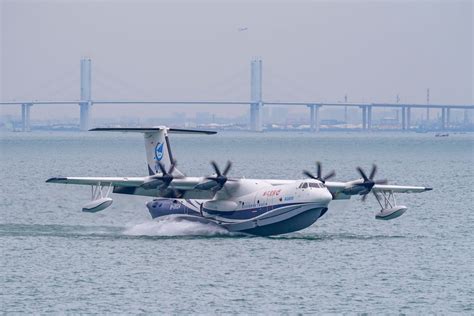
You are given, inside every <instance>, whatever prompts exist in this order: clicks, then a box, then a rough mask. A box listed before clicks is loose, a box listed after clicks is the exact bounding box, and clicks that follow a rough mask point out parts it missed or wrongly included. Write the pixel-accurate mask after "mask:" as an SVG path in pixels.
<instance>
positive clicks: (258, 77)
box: [250, 59, 263, 132]
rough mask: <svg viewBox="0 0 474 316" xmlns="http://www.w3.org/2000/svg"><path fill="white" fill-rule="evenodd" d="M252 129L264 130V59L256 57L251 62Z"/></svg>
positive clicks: (256, 130)
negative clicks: (262, 113) (262, 114)
mask: <svg viewBox="0 0 474 316" xmlns="http://www.w3.org/2000/svg"><path fill="white" fill-rule="evenodd" d="M250 100H251V102H252V103H250V129H251V130H252V131H255V132H260V131H262V116H261V111H262V107H263V101H262V60H261V59H254V60H252V62H251V64H250Z"/></svg>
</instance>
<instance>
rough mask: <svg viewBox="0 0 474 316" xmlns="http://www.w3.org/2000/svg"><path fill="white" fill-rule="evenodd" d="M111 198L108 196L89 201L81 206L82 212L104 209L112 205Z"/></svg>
mask: <svg viewBox="0 0 474 316" xmlns="http://www.w3.org/2000/svg"><path fill="white" fill-rule="evenodd" d="M112 202H113V200H112V199H111V198H109V197H104V198H100V199H97V200H93V201H90V202H88V203H86V204H84V206H83V207H82V211H83V212H88V213H96V212H100V211H103V210H105V209H106V208H107V207H109V206H110V205H112Z"/></svg>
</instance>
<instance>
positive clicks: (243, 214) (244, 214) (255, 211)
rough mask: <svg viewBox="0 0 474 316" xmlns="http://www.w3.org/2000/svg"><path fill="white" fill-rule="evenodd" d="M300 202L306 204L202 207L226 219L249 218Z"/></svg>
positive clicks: (211, 213) (207, 211)
mask: <svg viewBox="0 0 474 316" xmlns="http://www.w3.org/2000/svg"><path fill="white" fill-rule="evenodd" d="M301 204H306V203H284V204H276V205H268V206H262V207H256V208H249V209H246V210H237V211H231V212H226V211H215V210H209V209H206V208H204V209H203V211H204V212H206V213H207V214H210V215H217V216H220V217H223V218H228V219H250V218H253V217H256V216H259V215H262V214H264V213H267V212H269V211H272V210H274V209H276V208H280V207H284V206H292V205H301Z"/></svg>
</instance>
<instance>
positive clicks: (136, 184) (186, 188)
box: [46, 177, 215, 199]
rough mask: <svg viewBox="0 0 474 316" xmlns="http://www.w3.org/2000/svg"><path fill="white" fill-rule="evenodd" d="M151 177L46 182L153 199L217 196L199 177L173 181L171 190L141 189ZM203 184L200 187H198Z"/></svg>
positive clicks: (64, 179) (65, 179) (49, 180)
mask: <svg viewBox="0 0 474 316" xmlns="http://www.w3.org/2000/svg"><path fill="white" fill-rule="evenodd" d="M149 179H150V178H149V177H57V178H50V179H48V180H46V182H47V183H63V184H78V185H92V186H112V187H113V193H118V194H130V195H142V196H151V197H173V194H174V192H179V193H180V198H186V199H211V198H213V197H214V195H215V191H212V190H211V188H212V187H213V186H215V184H214V185H212V186H209V188H208V186H203V185H202V184H203V183H204V184H206V183H207V182H209V181H207V180H203V178H198V177H185V178H180V179H173V181H172V182H171V184H170V186H169V189H167V190H159V189H156V188H154V189H145V188H143V187H141V186H142V185H143V184H144V183H145V182H147V181H148V180H149ZM199 184H201V185H200V186H198V185H199Z"/></svg>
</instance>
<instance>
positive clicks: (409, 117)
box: [406, 106, 411, 130]
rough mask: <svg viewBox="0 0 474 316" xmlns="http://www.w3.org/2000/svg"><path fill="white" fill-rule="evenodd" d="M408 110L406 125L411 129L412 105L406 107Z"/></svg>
mask: <svg viewBox="0 0 474 316" xmlns="http://www.w3.org/2000/svg"><path fill="white" fill-rule="evenodd" d="M406 112H407V126H406V129H407V130H410V128H411V107H410V106H408V107H407V108H406Z"/></svg>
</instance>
